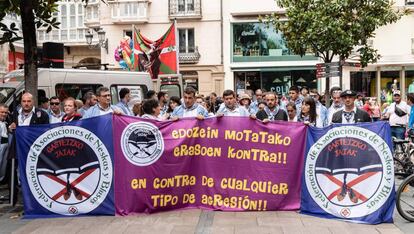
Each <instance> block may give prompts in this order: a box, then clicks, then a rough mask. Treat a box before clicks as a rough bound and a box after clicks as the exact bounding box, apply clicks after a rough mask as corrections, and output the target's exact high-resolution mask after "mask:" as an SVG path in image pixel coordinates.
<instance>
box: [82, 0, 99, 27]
mask: <svg viewBox="0 0 414 234" xmlns="http://www.w3.org/2000/svg"><path fill="white" fill-rule="evenodd" d="M99 5H100V0H89V2H88V5H87V6H86V8H85V22H84V24H85V25H86V26H87V27H97V26H99V20H100V19H99V17H100V12H99Z"/></svg>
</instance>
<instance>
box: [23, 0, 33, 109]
mask: <svg viewBox="0 0 414 234" xmlns="http://www.w3.org/2000/svg"><path fill="white" fill-rule="evenodd" d="M20 10H21V18H22V31H23V42H24V77H25V89H26V91H27V92H29V93H31V94H32V95H33V98H34V100H33V101H34V105H37V43H36V26H35V17H34V13H33V1H32V0H21V1H20Z"/></svg>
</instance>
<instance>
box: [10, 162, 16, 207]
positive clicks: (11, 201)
mask: <svg viewBox="0 0 414 234" xmlns="http://www.w3.org/2000/svg"><path fill="white" fill-rule="evenodd" d="M15 160H16V159H15V158H12V165H11V185H10V205H11V206H13V204H14V193H15V191H14V189H15V187H16V186H15V184H14V180H15V178H14V170H15V169H14V168H15V166H16V165H15Z"/></svg>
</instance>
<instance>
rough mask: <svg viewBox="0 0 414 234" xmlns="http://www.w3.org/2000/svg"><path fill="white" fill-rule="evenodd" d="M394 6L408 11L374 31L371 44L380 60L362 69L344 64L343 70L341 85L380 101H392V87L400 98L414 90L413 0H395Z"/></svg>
mask: <svg viewBox="0 0 414 234" xmlns="http://www.w3.org/2000/svg"><path fill="white" fill-rule="evenodd" d="M395 7H399V8H402V7H406V8H408V9H409V10H410V12H411V13H410V14H409V15H407V16H404V17H403V18H402V19H400V20H399V21H397V22H396V23H394V24H390V25H387V26H384V27H381V28H379V29H378V30H376V36H375V38H372V39H371V40H370V43H372V45H373V47H374V48H375V49H377V50H378V52H379V54H380V55H381V58H380V59H379V61H378V62H377V63H375V64H370V65H368V66H367V67H366V68H363V69H359V68H354V67H345V68H344V71H343V82H344V83H343V84H342V85H343V87H345V88H350V89H353V90H356V91H357V92H360V93H362V94H363V95H365V96H369V97H377V98H378V100H381V101H382V102H390V101H391V100H392V89H393V88H398V89H400V90H401V92H402V95H403V97H405V94H407V93H414V14H413V13H414V1H412V0H396V1H395ZM351 59H352V57H351ZM356 59H357V58H356Z"/></svg>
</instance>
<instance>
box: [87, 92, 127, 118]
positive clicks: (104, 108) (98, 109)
mask: <svg viewBox="0 0 414 234" xmlns="http://www.w3.org/2000/svg"><path fill="white" fill-rule="evenodd" d="M96 95H97V96H98V104H97V105H95V106H93V107H91V108H89V109H88V111H86V113H85V115H84V116H83V118H84V119H87V118H91V117H95V116H100V115H105V114H108V113H114V114H122V111H121V110H120V109H119V108H118V107H116V106H113V105H111V93H110V92H109V89H108V88H107V87H99V88H98V90H96Z"/></svg>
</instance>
